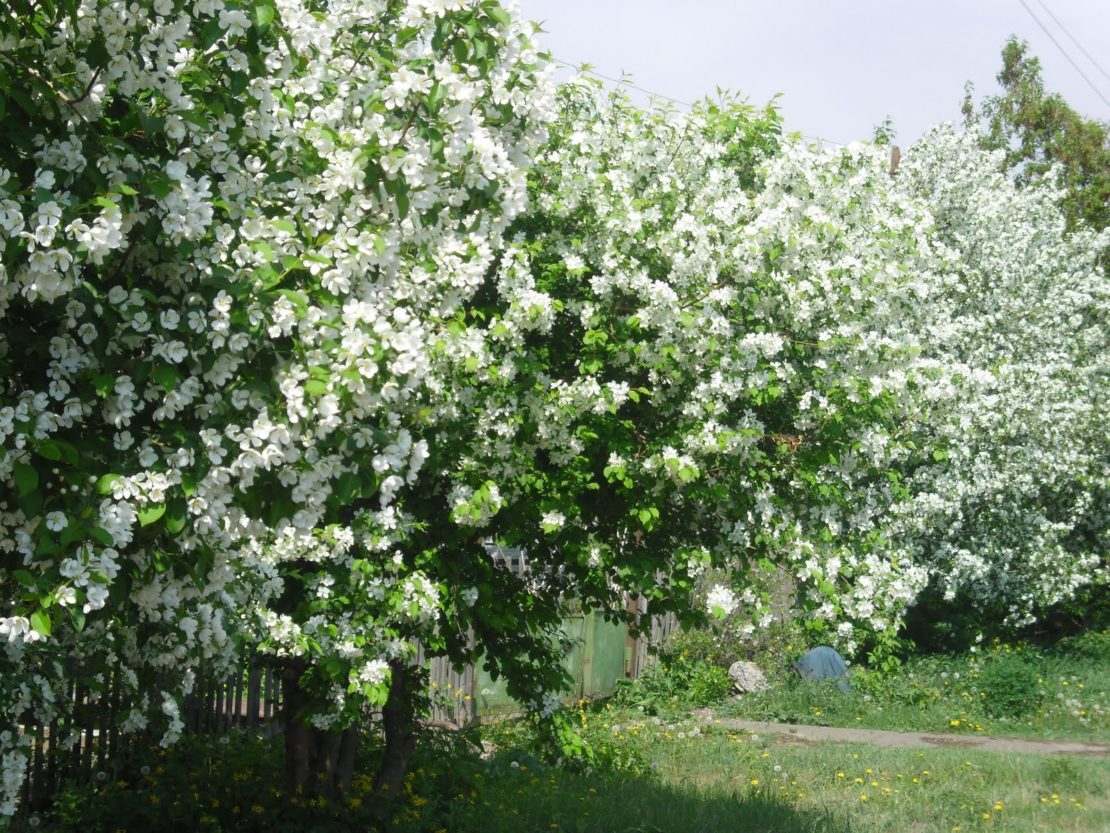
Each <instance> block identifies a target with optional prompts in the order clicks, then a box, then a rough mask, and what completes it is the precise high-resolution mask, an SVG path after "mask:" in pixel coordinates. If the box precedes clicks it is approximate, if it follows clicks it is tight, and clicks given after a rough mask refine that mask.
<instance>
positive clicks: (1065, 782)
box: [452, 708, 1110, 833]
mask: <svg viewBox="0 0 1110 833" xmlns="http://www.w3.org/2000/svg"><path fill="white" fill-rule="evenodd" d="M578 714H579V721H580V726H581V729H582V732H583V734H584V735H586V736H587V737H589V738H590V740H591V743H592V744H593V745H594V747H595V748H597V749H598V750H599V751H601V752H602V753H603V754H605V755H607V756H609V758H610V760H616V761H618V762H620V761H623V762H626V763H627V762H629V761H631V762H632V763H634V765H635V766H644V767H645V768H646V775H644V776H638V777H635V778H630V777H624V776H621V775H612V776H604V777H591V778H581V777H579V776H568V775H567V774H565V773H563V772H560V771H557V770H535V771H534V772H533V771H532V770H531V769H529V770H528V771H529V772H533V774H532V775H531V776H530V781H529V783H530V785H531V788H530V789H525V788H518V790H517V792H516V795H515V796H513V795H510V796H506V797H505V798H504V799H494V800H492V801H490V803H489V808H488V809H489V810H490V811H492V812H493V813H494V814H495V815H501V814H505V813H507V814H509V816H510V817H511V818H514V819H516V820H518V822H519V824H520V826H519V827H518V828H517V829H519V830H543V829H551V830H575V831H597V832H598V833H601V832H602V831H667V833H670V832H671V831H674V832H675V833H681V832H682V831H706V832H707V833H715V831H738V830H742V831H768V833H771V832H772V831H773V832H774V833H795V832H796V831H810V830H814V831H816V830H821V831H844V832H845V833H847V832H848V831H851V832H852V833H869V832H870V831H874V833H890V831H899V833H911V832H912V833H934V831H935V832H936V833H941V831H943V833H962V831H1000V832H1001V831H1010V832H1011V833H1034V831H1036V833H1042V832H1043V831H1083V832H1084V833H1102V831H1105V830H1110V760H1107V759H1105V758H1099V759H1096V758H1091V757H1065V756H1052V755H1039V754H1029V755H1012V754H1007V755H1001V754H997V753H986V752H970V751H962V750H946V749H879V748H875V747H872V746H868V745H864V744H832V743H824V744H817V743H806V742H801V741H799V740H798V739H796V738H791V737H788V736H787V737H784V736H768V737H761V736H753V735H751V734H749V733H746V732H735V731H729V730H725V729H721V728H719V727H714V726H712V725H709V726H702V725H699V724H696V723H693V722H691V721H688V720H675V721H673V722H666V721H665V720H661V719H658V718H648V719H644V718H643V717H642V716H639V715H635V714H631V713H628V712H622V711H619V710H615V709H611V708H610V709H605V708H602V709H601V710H599V711H598V712H596V713H594V712H589V711H585V710H582V711H579V713H578ZM503 731H504V734H503V735H502V737H501V742H502V743H503V744H506V745H507V746H508V745H511V733H512V729H511V728H506V729H505V730H503ZM506 754H508V753H506ZM509 757H512V756H511V754H509ZM518 772H519V771H518ZM630 795H632V796H635V798H634V799H633V800H629V796H630ZM551 825H556V826H554V827H552V826H551ZM452 829H455V828H452ZM457 829H459V830H464V829H470V828H466V827H459V828H457ZM490 829H496V830H500V829H501V828H499V827H494V828H490Z"/></svg>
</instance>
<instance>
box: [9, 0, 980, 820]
mask: <svg viewBox="0 0 1110 833" xmlns="http://www.w3.org/2000/svg"><path fill="white" fill-rule="evenodd" d="M0 93H2V94H3V97H2V99H0V102H2V104H3V106H4V107H5V108H6V110H7V114H6V117H5V118H6V124H7V123H9V122H10V123H11V124H12V129H11V131H10V132H8V133H6V134H5V136H4V137H3V138H0V189H2V193H0V229H2V234H3V242H4V248H3V250H2V253H0V254H2V257H0V317H2V320H3V325H4V326H3V328H2V330H0V485H2V488H3V492H0V586H2V587H3V589H4V598H5V599H6V600H8V601H9V604H8V607H7V609H5V610H4V611H3V612H2V618H0V635H2V636H3V638H4V647H5V654H4V659H3V666H2V674H0V704H2V708H3V718H4V721H5V724H6V726H7V727H8V728H7V731H6V733H4V734H0V755H2V756H3V788H4V802H5V803H4V807H3V809H4V810H5V811H7V812H10V811H11V810H12V808H13V807H14V801H15V796H16V794H17V792H18V788H19V784H20V781H21V779H22V773H23V770H24V767H25V763H26V761H25V756H26V746H25V744H24V742H23V740H22V739H21V737H20V731H22V730H21V729H20V727H21V726H22V727H27V726H30V725H31V722H32V719H37V720H38V721H40V722H41V723H46V722H48V721H49V720H50V719H51V718H52V717H54V716H55V715H56V714H58V712H59V711H60V710H64V709H65V708H67V703H66V702H65V698H64V697H62V696H61V693H62V692H63V691H64V686H65V685H66V683H67V681H69V680H71V679H73V678H75V677H77V678H80V679H81V680H82V682H83V684H84V685H87V686H89V687H90V688H91V689H92V690H94V691H96V690H103V689H104V688H105V687H106V686H107V685H108V684H109V683H111V684H113V685H123V686H125V687H127V688H129V689H130V692H131V699H132V700H133V702H134V707H133V708H132V709H131V710H130V711H129V712H128V713H127V714H125V715H123V716H122V719H123V727H124V729H125V730H129V731H138V730H142V729H144V728H148V727H149V728H150V729H151V730H156V731H157V732H158V734H159V736H160V737H161V739H162V742H163V743H165V744H169V743H172V742H173V740H174V739H175V737H176V736H177V735H178V734H179V733H180V731H181V729H182V721H181V718H180V713H179V711H180V704H181V702H182V698H183V697H184V696H186V695H187V694H188V692H189V691H190V690H191V688H192V686H193V685H194V681H195V677H196V673H197V671H198V670H199V669H202V668H203V669H205V670H207V671H210V672H212V673H217V674H218V673H221V672H224V671H228V670H230V669H231V668H233V667H235V666H236V664H237V663H238V662H239V660H240V658H241V657H242V656H243V654H244V653H245V652H246V651H260V652H263V653H266V654H268V655H270V657H271V658H272V659H273V661H274V662H276V663H278V664H280V665H281V666H282V667H283V669H284V673H285V681H286V687H285V702H286V709H287V713H286V726H285V729H286V732H285V737H286V750H287V764H288V768H289V773H288V774H289V781H290V785H291V786H295V785H297V784H303V783H305V782H306V781H308V780H309V779H310V778H311V779H312V780H313V782H315V780H316V779H315V776H321V775H322V776H323V779H322V780H323V783H324V784H325V786H326V787H328V788H342V787H343V786H344V782H345V780H346V779H347V778H348V777H349V775H350V768H351V762H352V760H353V755H354V751H355V746H354V743H355V738H356V733H355V729H356V728H357V726H358V725H359V724H360V723H362V722H364V721H365V718H366V716H367V714H368V712H369V710H370V709H372V708H380V709H381V711H382V717H383V720H382V722H383V725H384V728H385V735H386V755H385V763H384V765H383V768H382V771H381V774H380V786H381V787H383V788H385V789H386V790H387V791H388V790H395V789H396V788H397V787H398V785H399V784H400V782H401V781H400V779H401V777H402V776H403V773H404V769H405V766H406V765H407V759H408V755H409V754H410V752H411V749H412V743H413V734H412V727H413V723H414V721H415V719H416V718H417V716H418V714H419V709H420V704H421V700H422V698H423V697H424V693H423V686H422V679H421V674H422V672H421V669H419V668H417V667H414V666H413V665H412V663H411V658H412V653H413V644H414V641H415V640H419V641H420V642H421V644H422V645H423V646H424V648H425V651H426V653H427V654H438V655H445V656H448V657H450V658H451V659H452V660H454V661H457V662H465V661H470V660H474V659H475V658H477V657H478V656H479V655H480V656H481V657H482V658H483V661H484V662H486V663H487V664H488V665H489V666H490V667H491V669H492V670H493V671H495V672H496V673H499V674H504V675H505V676H506V678H507V680H508V682H509V687H510V691H511V692H512V693H513V694H514V695H516V696H517V697H518V698H520V699H522V700H526V701H530V702H535V703H543V702H544V701H543V697H544V695H545V694H548V695H550V693H551V692H552V691H553V690H555V689H557V687H558V684H559V682H560V672H559V671H558V668H559V664H558V663H557V662H555V661H554V659H555V654H556V652H557V647H556V646H555V644H554V643H553V642H552V636H553V634H554V632H555V629H556V626H557V624H558V621H559V619H560V617H561V615H562V614H563V613H564V612H565V611H566V609H567V606H568V605H569V604H570V602H571V601H572V600H574V601H576V602H578V603H581V604H583V605H586V606H588V607H591V608H594V609H599V610H603V611H605V612H607V613H609V615H611V616H614V617H622V616H627V614H626V604H625V599H626V594H629V593H635V594H639V595H641V596H644V597H646V598H647V599H648V600H649V613H656V612H661V611H667V610H674V611H678V612H680V613H687V612H689V610H690V603H691V602H690V600H691V591H692V589H693V586H694V581H695V579H696V577H697V576H698V575H699V573H701V571H703V570H704V569H705V568H707V567H725V568H729V569H732V570H734V571H736V572H737V573H739V574H741V575H743V574H744V573H745V572H746V571H751V570H758V569H766V568H768V567H773V566H774V565H776V564H777V565H783V566H785V567H786V568H787V569H788V570H789V571H790V572H791V573H792V574H793V575H795V576H796V577H797V579H798V581H799V583H800V587H801V588H802V591H803V595H804V599H805V605H806V607H807V610H808V611H809V613H810V620H811V621H812V622H814V623H818V624H820V623H824V624H822V625H821V626H824V627H832V626H833V625H835V624H836V623H841V625H842V626H843V627H844V628H845V630H844V631H843V632H842V636H843V637H844V638H846V639H847V638H850V637H851V636H852V635H853V634H854V633H855V632H856V631H857V630H860V629H862V630H864V631H878V632H889V631H891V630H892V629H893V628H895V627H896V625H897V621H898V617H899V615H900V613H901V611H902V609H903V608H904V606H905V605H906V603H907V602H908V601H909V600H911V599H912V598H913V596H914V594H915V593H916V592H917V591H918V589H920V587H921V586H922V585H923V583H924V581H925V576H926V574H925V570H924V569H923V568H922V567H921V566H920V564H919V563H917V561H915V560H914V559H913V558H911V557H909V556H911V555H912V556H914V558H918V559H919V560H920V558H919V556H921V553H920V551H915V550H914V549H913V548H912V547H910V546H908V545H907V546H905V547H902V548H901V549H898V548H895V547H891V546H890V541H889V540H888V537H889V536H885V535H884V534H883V531H884V530H890V529H894V528H896V527H891V526H890V525H889V524H888V523H886V522H885V519H884V518H883V513H884V511H885V510H886V508H887V507H889V506H891V505H892V504H895V503H896V502H898V501H902V500H905V499H906V498H907V495H908V494H909V493H908V492H906V491H905V486H904V484H903V475H906V476H909V475H910V474H914V476H918V473H920V472H924V471H929V470H932V469H928V468H923V466H926V467H927V466H929V465H930V463H929V460H930V459H931V458H930V457H929V456H928V453H927V452H928V451H929V449H927V448H924V447H922V446H921V445H920V442H915V439H918V440H920V437H921V436H923V437H925V438H926V440H927V441H929V442H932V441H935V438H936V437H937V436H938V433H939V434H942V433H943V432H942V431H938V430H937V429H933V428H931V427H929V425H927V424H926V423H925V422H924V421H923V420H921V419H918V418H917V417H916V416H915V415H916V414H918V413H919V411H920V410H921V401H922V400H921V398H920V396H919V392H920V391H921V390H923V389H924V387H925V386H926V385H927V384H932V383H936V382H937V381H938V380H939V381H940V382H944V381H945V379H946V376H945V374H948V373H949V372H950V365H951V362H947V363H946V360H945V359H944V358H943V356H941V352H942V351H941V347H942V346H943V344H942V342H943V338H942V337H941V336H942V334H940V333H939V331H938V333H937V334H934V333H924V332H923V331H921V332H919V330H920V329H921V328H919V327H916V326H911V325H909V324H908V323H907V322H915V321H916V322H920V320H921V307H922V299H923V298H925V297H927V296H928V294H929V293H930V292H931V291H933V289H934V288H935V287H936V286H937V285H938V281H939V284H940V285H944V282H945V280H947V279H946V278H944V277H943V276H944V275H945V274H947V273H946V272H945V271H944V270H943V269H941V268H940V266H941V265H944V264H948V265H951V259H950V258H949V254H950V248H943V247H939V244H938V243H937V241H936V239H935V234H934V233H933V232H932V231H930V230H932V229H934V228H935V225H936V218H937V217H941V216H945V215H943V213H942V212H936V213H934V212H931V211H930V209H929V205H930V200H932V199H934V192H936V190H937V188H936V186H935V185H934V186H933V190H932V191H930V186H929V185H928V183H929V182H934V180H930V179H929V178H928V177H926V176H924V174H922V176H921V177H919V176H918V174H917V173H916V172H915V171H916V169H911V173H908V174H907V175H906V176H905V178H904V179H905V184H903V182H902V180H899V181H898V182H892V180H891V178H890V176H889V173H888V168H887V162H886V159H885V158H884V154H883V153H882V151H881V150H879V149H875V148H870V147H867V146H858V147H857V146H853V147H850V148H846V149H842V150H837V151H819V150H815V149H813V148H809V147H806V146H805V145H803V144H801V143H799V142H794V141H780V138H779V135H778V134H779V125H778V118H777V116H776V115H775V114H774V112H773V111H771V110H768V111H754V110H751V109H750V108H747V107H745V106H744V105H740V104H737V103H735V102H731V101H728V100H725V101H722V102H720V103H718V104H708V103H707V104H704V105H699V107H697V108H695V109H694V111H693V112H692V113H689V114H681V113H675V112H670V111H665V110H652V111H641V110H639V109H637V108H634V107H632V106H631V105H630V104H629V103H628V102H627V101H625V100H624V99H622V98H620V97H619V96H615V97H609V96H606V95H604V94H602V93H601V92H600V91H599V90H597V89H596V88H594V87H592V86H591V85H589V84H585V83H582V82H574V83H571V84H569V85H566V86H565V87H564V88H563V89H562V91H561V92H560V93H559V94H558V96H556V95H555V94H554V87H553V86H552V85H551V84H550V82H549V80H548V79H547V75H546V70H545V68H544V62H543V59H542V57H541V56H540V55H539V54H537V52H536V48H535V45H534V43H533V42H532V40H531V29H530V28H529V27H528V26H526V25H524V24H522V23H521V22H520V21H519V20H518V19H517V18H516V16H515V14H514V13H513V12H512V10H511V9H506V8H505V7H503V6H502V5H499V4H498V3H497V2H495V1H494V0H410V2H397V1H396V0H335V2H330V3H318V2H308V1H307V0H256V2H253V3H250V4H248V5H236V4H230V3H224V2H222V0H197V1H196V2H188V3H186V2H182V0H158V2H155V3H153V4H149V5H143V4H132V5H128V4H126V3H124V2H121V0H68V2H62V3H58V4H53V5H49V4H42V5H40V6H35V7H34V8H33V9H31V10H29V11H28V13H27V14H24V15H16V16H12V15H7V14H4V15H3V16H0ZM926 153H927V152H926V151H923V152H922V158H926ZM947 158H948V157H947V156H945V155H944V154H943V153H938V155H937V156H936V159H937V160H938V162H937V164H941V163H942V162H943V160H944V159H947ZM933 169H935V170H940V168H936V167H935V166H934V168H933ZM922 170H924V168H923V169H922ZM921 183H924V184H921ZM911 186H912V187H911ZM945 245H947V244H945ZM946 258H949V259H948V260H946ZM937 276H941V277H939V278H938V277H937ZM952 297H953V298H954V297H955V296H954V295H953V296H952ZM945 309H946V311H948V310H949V307H945ZM953 309H955V307H953ZM946 314H948V312H946ZM933 335H936V336H937V337H936V338H933ZM968 338H969V343H971V341H973V339H972V338H971V336H970V335H969V336H968ZM968 349H972V348H971V347H969V348H968ZM936 412H937V413H940V414H941V415H942V418H943V420H948V419H949V416H950V414H951V411H949V410H945V409H939V410H937V411H936ZM930 413H933V412H932V411H930ZM945 424H949V423H947V422H946V423H945ZM951 424H957V425H959V424H963V423H962V422H961V420H960V418H958V417H955V418H954V422H952V423H951ZM918 435H920V436H918ZM930 438H932V439H930ZM942 439H943V438H942ZM934 462H935V461H934ZM899 472H902V474H899ZM920 476H921V477H924V475H923V474H921V475H920ZM908 516H909V514H908V515H907V517H908ZM906 534H907V535H909V534H910V532H909V531H907V533H906ZM913 534H916V533H913ZM490 540H493V541H496V542H498V543H500V544H505V545H511V546H521V547H524V548H526V549H527V551H528V553H529V556H530V560H531V563H532V567H533V569H532V572H531V573H530V574H529V575H526V576H518V575H514V574H513V573H511V572H509V571H507V570H505V569H503V568H502V567H501V566H499V565H498V563H497V562H496V561H494V560H492V559H491V558H490V557H489V555H488V553H487V550H486V543H487V542H488V541H490ZM925 560H926V561H927V560H928V559H927V558H926V559H925ZM712 600H713V605H714V606H715V607H716V608H717V609H718V611H719V612H728V611H729V610H731V609H733V608H734V607H736V606H737V605H740V604H744V605H746V606H747V608H748V610H749V612H750V613H751V614H752V617H753V621H754V622H755V623H758V622H759V621H761V619H762V617H764V616H765V615H766V611H765V609H764V607H763V602H762V600H761V599H759V598H758V597H756V596H754V595H751V594H748V595H744V594H741V596H740V597H739V598H738V597H736V596H735V595H734V594H732V593H728V592H723V591H717V592H715V593H714V594H713V596H712ZM633 624H635V622H633ZM154 679H158V680H162V681H164V680H166V679H170V680H172V681H173V682H172V683H165V682H163V683H162V684H161V685H160V686H159V687H158V688H157V689H156V690H153V691H151V690H148V689H147V685H148V684H149V681H151V680H154ZM549 702H550V698H549ZM60 740H61V741H63V742H64V741H65V740H66V739H60Z"/></svg>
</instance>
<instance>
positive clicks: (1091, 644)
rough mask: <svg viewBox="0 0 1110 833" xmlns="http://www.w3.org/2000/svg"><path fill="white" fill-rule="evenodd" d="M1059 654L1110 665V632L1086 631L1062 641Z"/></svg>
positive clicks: (1058, 645)
mask: <svg viewBox="0 0 1110 833" xmlns="http://www.w3.org/2000/svg"><path fill="white" fill-rule="evenodd" d="M1056 650H1057V652H1058V653H1061V654H1063V655H1064V656H1066V657H1071V658H1074V659H1084V660H1093V661H1095V662H1102V663H1110V631H1086V632H1084V633H1077V634H1075V635H1074V636H1068V637H1065V638H1064V639H1061V640H1060V642H1059V643H1057V645H1056Z"/></svg>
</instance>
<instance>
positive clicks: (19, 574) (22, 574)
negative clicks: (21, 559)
mask: <svg viewBox="0 0 1110 833" xmlns="http://www.w3.org/2000/svg"><path fill="white" fill-rule="evenodd" d="M12 577H13V578H14V579H15V580H16V581H18V582H19V583H20V584H22V585H23V586H24V587H37V585H36V584H35V577H34V576H33V575H31V574H30V573H29V572H28V571H27V570H13V571H12Z"/></svg>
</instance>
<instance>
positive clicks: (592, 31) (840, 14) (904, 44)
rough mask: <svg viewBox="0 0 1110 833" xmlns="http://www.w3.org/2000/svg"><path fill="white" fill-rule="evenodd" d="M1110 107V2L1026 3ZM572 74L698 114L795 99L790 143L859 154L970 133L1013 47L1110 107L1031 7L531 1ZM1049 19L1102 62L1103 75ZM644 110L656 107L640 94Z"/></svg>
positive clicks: (988, 1)
mask: <svg viewBox="0 0 1110 833" xmlns="http://www.w3.org/2000/svg"><path fill="white" fill-rule="evenodd" d="M1025 3H1026V4H1027V5H1028V6H1029V8H1030V9H1031V10H1032V11H1033V13H1034V14H1036V15H1037V17H1039V18H1040V20H1041V21H1042V23H1044V25H1045V27H1046V28H1048V30H1049V31H1050V32H1051V33H1052V35H1053V36H1054V37H1055V38H1056V40H1057V41H1058V42H1059V43H1060V45H1061V46H1063V47H1064V49H1065V50H1066V51H1067V52H1068V53H1069V54H1070V55H1071V57H1072V60H1073V61H1075V63H1076V64H1078V65H1079V67H1080V69H1082V70H1083V72H1084V74H1086V76H1087V77H1088V78H1089V79H1090V80H1091V81H1092V82H1093V83H1094V84H1095V86H1096V87H1098V89H1099V90H1100V91H1101V93H1102V95H1103V96H1105V97H1106V98H1107V99H1110V78H1108V77H1107V75H1105V74H1103V72H1102V71H1100V67H1101V70H1104V71H1105V72H1107V73H1110V0H1025ZM519 5H520V9H521V11H522V12H523V14H524V15H525V16H526V17H528V18H531V19H533V20H536V21H540V22H543V28H544V29H545V30H546V33H545V34H543V35H541V38H542V42H543V44H544V45H545V47H546V48H547V49H548V50H549V51H551V52H552V53H553V54H554V56H555V57H556V58H558V59H560V60H563V61H568V62H570V63H574V64H578V63H581V62H588V63H590V64H591V65H592V67H593V68H594V69H595V70H596V71H597V72H600V73H604V74H606V75H612V76H614V77H619V76H621V75H622V74H623V73H628V74H630V75H631V80H632V81H634V82H635V83H636V84H638V85H639V86H642V87H645V88H647V89H649V90H652V91H653V92H656V93H660V94H663V95H667V96H671V97H673V98H677V99H682V100H684V101H691V100H693V99H696V98H701V97H703V96H706V95H713V94H714V91H715V90H716V88H717V87H718V86H720V87H724V88H727V89H731V90H734V91H737V92H740V93H741V94H742V95H743V96H744V97H746V98H748V99H749V101H750V102H751V103H753V104H763V103H765V102H766V101H768V100H769V99H770V98H771V96H772V95H774V94H775V93H781V94H782V95H781V98H780V99H779V105H780V108H781V110H782V112H783V114H784V116H785V120H786V129H787V130H798V131H801V132H802V133H805V134H807V135H809V136H814V137H820V138H822V139H826V140H830V141H834V142H839V143H842V144H843V143H847V142H849V141H852V140H854V139H869V138H871V135H872V133H873V128H874V126H875V125H876V124H878V123H880V122H881V121H882V120H883V119H884V118H885V117H887V116H890V117H891V118H892V119H893V121H894V126H895V129H896V130H897V141H898V143H900V144H909V143H911V142H912V141H913V140H914V139H915V138H917V137H918V136H920V135H921V133H922V131H923V130H924V129H925V128H926V127H928V126H929V125H931V124H935V123H937V122H941V121H959V120H960V102H961V101H962V100H963V87H964V82H965V81H968V80H971V81H973V82H975V87H976V92H977V98H978V97H981V95H982V94H984V93H988V92H995V91H996V90H997V84H996V82H995V80H994V78H995V75H996V74H997V73H998V70H999V69H1000V68H1001V66H1002V58H1001V51H1002V46H1003V44H1004V43H1005V41H1006V39H1007V37H1009V35H1011V34H1016V35H1018V36H1019V37H1020V38H1024V39H1025V40H1027V41H1029V44H1030V48H1031V51H1032V53H1033V54H1034V55H1036V56H1037V57H1038V58H1040V60H1041V65H1042V68H1043V77H1044V79H1045V81H1046V85H1047V86H1048V88H1049V89H1050V90H1053V91H1055V92H1060V93H1062V94H1063V95H1064V97H1065V98H1066V99H1067V100H1068V102H1069V103H1070V104H1071V105H1072V106H1073V107H1075V108H1076V109H1077V110H1079V111H1080V112H1081V113H1083V114H1085V115H1086V116H1088V117H1091V118H1097V119H1100V120H1102V121H1110V106H1108V105H1107V104H1106V103H1104V102H1103V101H1102V100H1101V99H1100V98H1099V96H1098V94H1096V93H1095V92H1094V91H1093V90H1092V89H1091V88H1090V87H1089V86H1088V85H1087V83H1086V82H1085V81H1084V80H1083V78H1082V77H1081V76H1080V75H1079V73H1077V72H1076V70H1075V69H1073V68H1072V66H1071V65H1070V64H1069V63H1068V62H1067V59H1066V58H1065V57H1064V56H1063V55H1062V54H1061V53H1060V50H1059V49H1057V47H1056V46H1054V45H1053V43H1052V41H1051V40H1050V39H1049V38H1048V36H1047V35H1046V34H1045V33H1044V32H1043V31H1042V30H1041V29H1040V28H1039V27H1038V26H1037V24H1036V22H1035V21H1034V20H1033V18H1032V17H1030V15H1029V12H1027V11H1026V10H1025V9H1024V8H1023V7H1022V2H1021V0H963V2H960V0H916V2H914V1H913V0H885V2H879V0H778V2H769V1H768V0H519ZM1046 7H1047V9H1049V10H1050V11H1051V12H1052V14H1054V15H1055V16H1056V17H1057V18H1058V19H1059V21H1060V22H1061V23H1062V24H1063V25H1064V27H1066V29H1067V32H1070V34H1071V36H1072V37H1074V38H1075V39H1076V40H1077V41H1078V42H1079V44H1080V45H1081V46H1082V47H1083V49H1085V50H1086V51H1087V52H1088V53H1089V54H1090V55H1091V56H1092V57H1093V58H1094V59H1095V61H1097V63H1098V66H1095V65H1093V64H1092V63H1091V62H1090V61H1089V60H1088V59H1087V58H1086V57H1085V56H1084V55H1083V52H1082V51H1080V49H1079V47H1077V46H1076V44H1075V43H1074V42H1073V41H1072V40H1071V39H1069V37H1068V35H1067V34H1065V32H1064V31H1062V30H1061V29H1060V28H1059V26H1058V25H1057V24H1056V22H1055V21H1053V19H1052V17H1051V16H1050V15H1049V14H1048V12H1047V11H1046V10H1045V9H1046ZM630 94H631V95H632V96H633V98H634V99H635V100H637V101H638V102H640V103H643V102H645V101H646V97H645V96H642V95H641V94H639V93H636V92H635V91H630Z"/></svg>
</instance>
